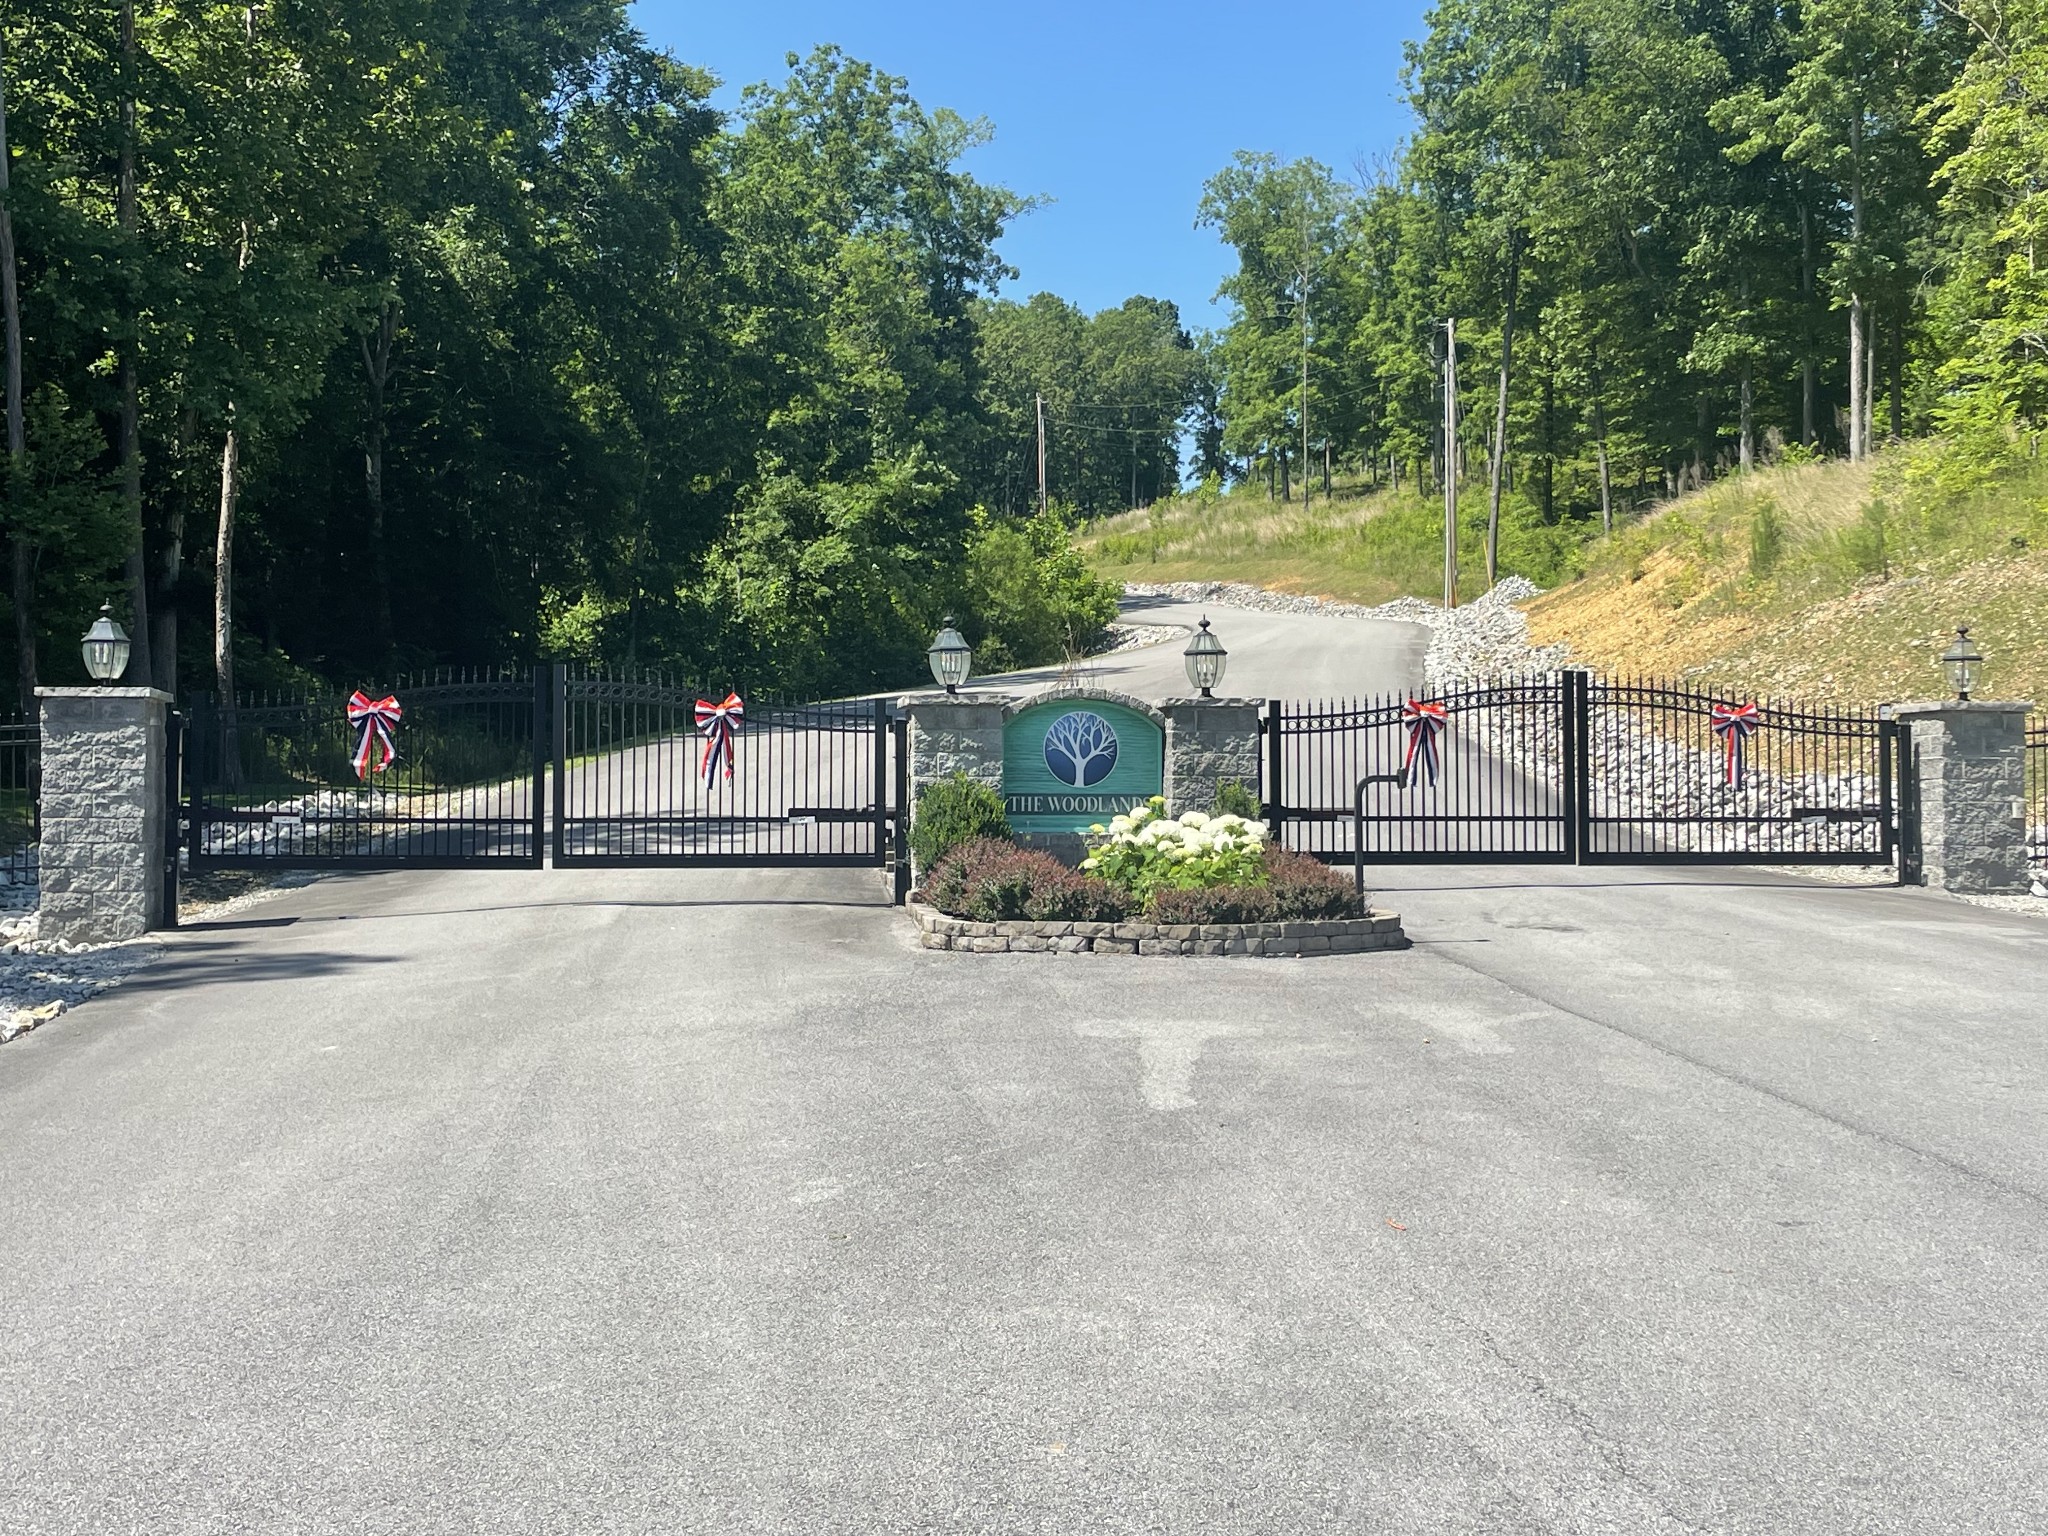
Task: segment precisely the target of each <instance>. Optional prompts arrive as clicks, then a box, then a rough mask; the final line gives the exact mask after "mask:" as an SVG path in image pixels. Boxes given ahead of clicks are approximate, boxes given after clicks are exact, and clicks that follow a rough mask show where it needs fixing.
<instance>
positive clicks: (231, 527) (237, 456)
mask: <svg viewBox="0 0 2048 1536" xmlns="http://www.w3.org/2000/svg"><path fill="white" fill-rule="evenodd" d="M241 493H242V431H241V428H240V427H238V426H237V425H236V424H235V407H234V403H233V402H232V401H230V402H229V403H228V431H227V438H226V440H225V441H224V442H223V443H222V444H221V450H220V528H219V532H218V534H217V535H216V536H215V539H214V546H213V686H214V689H215V691H216V692H217V694H218V695H219V698H220V703H221V707H222V708H224V709H228V708H232V707H233V705H234V698H235V645H234V642H235V502H236V501H237V499H239V497H240V496H241Z"/></svg>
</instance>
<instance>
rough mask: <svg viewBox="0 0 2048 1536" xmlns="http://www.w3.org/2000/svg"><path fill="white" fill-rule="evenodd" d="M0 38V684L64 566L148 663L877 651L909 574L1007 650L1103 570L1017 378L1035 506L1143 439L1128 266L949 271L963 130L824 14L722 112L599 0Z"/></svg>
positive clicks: (811, 677)
mask: <svg viewBox="0 0 2048 1536" xmlns="http://www.w3.org/2000/svg"><path fill="white" fill-rule="evenodd" d="M0 47H4V53H0V86H4V92H5V94H4V98H0V129H4V133H5V138H6V142H7V149H8V153H7V155H6V156H5V157H4V159H0V165H4V167H5V170H6V172H7V176H8V184H7V185H6V186H5V187H4V188H0V208H4V210H5V217H4V218H0V247H4V248H0V269H4V272H5V276H6V278H7V280H8V281H7V294H6V296H7V312H8V316H9V326H10V331H9V335H10V341H11V342H12V343H13V344H12V345H10V347H9V357H10V359H11V360H18V363H19V367H20V370H21V372H20V378H19V380H18V382H17V381H16V380H15V379H13V378H12V377H10V379H9V383H8V386H7V398H8V405H9V420H10V429H11V434H12V435H11V438H10V453H9V457H8V464H7V469H8V476H7V481H6V506H5V514H6V517H5V532H6V537H7V542H8V548H9V554H10V560H11V567H10V577H11V579H10V581H9V582H8V583H7V584H6V586H7V601H8V606H9V607H10V609H11V616H12V621H13V626H12V638H13V639H14V641H15V650H16V655H17V657H18V668H17V677H18V683H19V687H20V690H21V692H22V695H23V697H24V698H27V697H28V696H29V692H30V690H31V689H32V688H33V686H34V683H35V681H36V679H37V677H38V675H39V674H40V675H42V676H43V677H44V678H45V680H56V681H69V680H75V679H76V678H77V677H78V660H77V636H78V634H79V633H80V631H81V630H82V629H83V628H84V626H85V624H86V622H87V621H88V620H89V619H90V618H91V616H92V614H93V612H94V611H95V610H96V609H97V608H98V606H99V604H100V602H101V601H102V600H103V599H107V598H111V599H112V600H113V602H114V607H115V611H116V614H117V616H118V617H119V618H120V619H121V620H122V621H123V622H124V623H125V624H127V626H128V628H129V630H130V632H131V633H132V635H133V637H134V641H135V657H134V660H133V662H132V664H131V670H130V673H129V680H130V681H136V680H153V681H154V682H155V683H157V684H158V685H159V686H162V687H166V688H174V689H175V688H177V687H178V686H179V685H181V684H182V685H183V686H184V687H185V688H187V689H192V688H198V689H206V690H212V689H216V688H228V687H233V686H236V685H240V686H242V687H244V688H246V687H250V686H271V687H276V686H290V685H293V684H297V683H303V682H311V681H312V680H314V679H315V678H316V677H325V678H326V679H327V680H329V681H345V680H347V679H350V678H352V677H362V678H365V679H368V678H373V677H376V676H389V675H391V673H392V672H394V671H397V670H400V669H406V668H417V667H420V666H425V665H431V664H436V663H447V662H457V663H465V664H492V663H502V664H517V663H520V662H524V661H527V660H531V659H534V658H537V657H542V656H548V657H574V658H580V659H587V660H603V661H610V662H638V663H642V664H659V665H663V666H668V667H672V668H675V669H677V670H679V671H682V672H684V673H686V674H688V675H693V676H696V677H699V678H716V679H719V680H720V681H724V680H728V679H731V680H740V679H750V680H765V681H768V682H770V683H772V685H773V686H776V687H778V688H786V689H792V690H828V689H838V688H850V687H859V686H868V685H871V684H877V683H902V682H906V681H912V680H914V679H915V677H916V676H917V675H918V673H919V672H920V671H921V670H922V652H923V649H924V647H925V645H926V644H927V643H928V642H929V638H930V635H931V633H932V631H933V630H934V628H935V627H936V625H937V623H938V621H939V619H940V617H941V616H942V615H943V614H944V613H945V612H946V611H947V610H948V609H949V608H951V607H953V606H954V605H955V604H956V603H957V604H958V605H960V608H961V612H962V614H963V616H964V617H965V619H966V622H967V624H968V630H969V636H970V638H971V639H974V640H975V641H977V643H986V645H987V647H988V649H989V653H990V654H991V655H992V656H1004V657H1008V658H1011V659H1015V660H1022V661H1039V660H1045V659H1048V657H1049V656H1052V657H1056V656H1057V655H1058V654H1059V653H1060V651H1061V649H1063V648H1065V647H1067V646H1070V645H1072V644H1074V643H1076V642H1077V641H1085V640H1086V639H1088V638H1089V637H1090V635H1089V632H1090V631H1092V630H1095V629H1099V627H1100V626H1101V624H1102V623H1103V622H1105V621H1106V620H1107V618H1108V617H1110V616H1111V615H1113V612H1114V596H1113V593H1111V592H1110V591H1109V590H1108V589H1106V588H1104V587H1103V586H1102V585H1101V584H1100V583H1097V582H1094V581H1092V580H1091V579H1090V578H1089V577H1088V576H1087V574H1086V572H1085V570H1084V569H1083V568H1082V567H1081V566H1080V565H1079V563H1078V561H1077V560H1075V559H1074V558H1073V556H1072V552H1071V549H1070V548H1069V546H1068V544H1067V541H1066V537H1065V528H1064V526H1063V522H1062V520H1063V517H1064V516H1066V515H1070V514H1063V513H1062V511H1061V510H1060V509H1059V508H1054V509H1053V510H1052V511H1050V512H1048V513H1046V514H1045V515H1044V516H1036V515H1034V513H1033V500H1034V494H1033V493H1034V491H1035V463H1034V454H1035V446H1034V442H1033V435H1034V433H1035V430H1036V422H1035V419H1034V417H1035V414H1036V402H1035V399H1034V396H1035V395H1036V394H1038V393H1039V392H1041V391H1043V392H1045V393H1046V394H1047V395H1048V397H1049V398H1048V407H1049V409H1050V410H1051V411H1052V412H1053V413H1054V414H1055V415H1057V416H1058V417H1059V418H1060V421H1061V428H1060V430H1061V433H1062V438H1061V441H1062V444H1063V447H1062V452H1063V453H1066V454H1067V455H1068V456H1067V457H1064V458H1062V459H1060V460H1059V462H1058V463H1057V464H1056V465H1055V466H1054V467H1053V470H1054V474H1055V476H1056V483H1057V485H1058V489H1057V491H1056V493H1055V494H1056V495H1057V496H1058V497H1059V498H1060V499H1061V501H1062V502H1063V503H1065V504H1067V505H1068V506H1074V507H1087V508H1105V509H1107V508H1111V507H1115V508H1121V507H1122V506H1123V505H1125V504H1126V503H1125V499H1124V498H1126V497H1128V496H1130V495H1132V494H1134V491H1133V487H1135V488H1136V490H1135V494H1139V495H1143V496H1146V497H1150V496H1155V495H1157V494H1159V492H1160V491H1161V490H1162V489H1163V488H1168V487H1170V486H1171V485H1172V484H1173V483H1174V480H1175V478H1176V472H1177V465H1176V462H1175V444H1174V439H1175V433H1176V430H1177V427H1176V423H1177V419H1178V417H1179V416H1180V414H1181V411H1180V406H1179V404H1178V403H1177V402H1178V400H1179V398H1180V395H1181V394H1184V393H1185V392H1186V391H1187V389H1188V388H1189V384H1188V377H1189V367H1190V360H1191V359H1192V357H1193V355H1194V354H1193V351H1192V348H1191V344H1190V342H1189V340H1188V338H1187V337H1186V336H1185V335H1184V334H1183V333H1182V331H1181V328H1180V325H1179V322H1178V318H1177V316H1176V315H1175V313H1174V311H1173V308H1172V306H1171V305H1168V304H1163V303H1159V302H1156V301H1152V300H1147V299H1133V300H1132V301H1131V302H1130V303H1129V304H1127V305H1125V306H1124V307H1122V308H1120V309H1116V310H1112V311H1109V312H1107V313H1106V314H1104V315H1101V316H1097V317H1094V318H1089V317H1086V316H1083V315H1081V314H1079V313H1078V312H1076V311H1074V310H1073V309H1071V308H1070V307H1068V306H1066V305H1064V304H1061V303H1060V302H1059V301H1057V300H1054V299H1051V298H1050V297H1041V298H1039V299H1036V300H1033V301H1032V303H1031V304H1030V305H1025V306H1020V305H1016V304H1012V303H1004V302H998V301H996V300H995V299H994V293H995V291H996V288H997V285H998V283H999V282H1000V281H1001V280H1002V279H1003V278H1004V277H1006V276H1008V275H1009V274H1008V272H1007V270H1006V269H1005V268H1004V266H1003V264H1002V262H1001V260H1000V258H999V257H998V255H997V252H996V244H997V241H998V239H999V237H1000V236H1001V234H1002V232H1003V229H1004V227H1005V225H1006V223H1007V222H1008V221H1009V220H1010V219H1011V218H1013V217H1014V216H1016V215H1017V214H1018V213H1019V212H1020V211H1021V210H1022V209H1023V207H1024V206H1025V205H1024V203H1023V201H1022V200H1021V199H1020V198H1018V197H1016V196H1014V195H1013V194H1011V193H1010V192H1008V191H1006V190H1004V189H1002V188H999V187H994V186H990V185H987V184H984V183H982V182H979V181H977V180H976V179H975V178H973V177H972V176H970V175H968V174H966V173H965V172H964V171H962V170H961V169H960V168H959V161H960V157H961V156H962V154H963V153H964V152H965V151H967V150H968V149H970V148H971V147H972V146H973V145H974V144H976V143H977V142H978V141H979V140H980V139H981V137H982V136H983V135H984V134H985V132H986V128H985V125H982V124H979V123H973V122H968V121H964V120H962V119H960V118H958V117H956V116H954V115H953V114H951V113H948V112H943V111H927V110H925V109H924V108H922V107H920V106H919V105H918V104H917V103H916V102H915V101H914V100H912V99H911V97H910V96H909V95H908V94H907V92H906V90H905V86H904V82H903V81H901V80H898V79H895V78H892V77H890V76H888V75H886V74H884V73H881V72H880V71H878V70H876V69H874V68H872V67H870V66H868V65H865V64H862V63H859V62H857V61H854V60H851V59H848V58H846V57H845V56H843V55H841V54H840V53H838V52H837V51H836V50H833V49H829V48H825V49H820V50H818V51H817V52H815V53H813V54H812V55H811V56H810V57H808V58H807V59H802V60H799V59H797V58H795V57H794V56H792V58H791V61H790V65H791V68H790V73H789V75H788V77H787V79H786V80H784V81H782V82H780V83H775V84H770V85H764V86H759V87H755V88H753V89H751V90H749V91H748V92H747V93H746V95H745V98H744V102H743V105H742V106H741V108H740V110H739V111H738V112H736V113H734V114H730V115H727V114H722V113H720V112H719V111H716V110H714V109H713V108H712V106H711V105H710V93H711V91H712V89H713V87H714V83H715V82H714V81H713V80H712V79H711V78H710V77H708V76H707V75H705V74H704V73H702V72H701V71H699V70H696V69H693V68H691V67H689V66H688V65H687V64H685V63H682V62H679V61H677V60H676V59H674V58H673V57H670V56H669V55H667V54H665V53H662V52H660V51H658V50H655V49H653V48H651V47H650V46H649V45H648V44H647V43H646V42H645V41H644V40H643V39H642V38H641V37H640V36H639V35H638V34H637V33H636V32H635V31H634V30H633V29H632V28H631V27H630V26H629V25H628V24H627V22H626V20H625V7H624V5H623V3H621V0H469V3H467V4H464V5H447V4H441V3H436V0H361V3H354V0H352V3H350V4H349V5H347V6H343V7H333V6H314V5H307V4H302V3H297V0H273V3H268V4H261V5H254V6H248V5H242V4H211V3H182V0H181V3H161V4H148V3H139V0H24V3H22V4H17V5H12V6H10V7H9V9H8V11H7V13H6V16H5V19H4V22H0ZM1083 375H1085V376H1087V377H1088V378H1089V379H1090V380H1091V383H1090V385H1089V386H1088V387H1086V388H1081V387H1078V386H1077V383H1076V380H1077V379H1078V378H1080V377H1082V376H1083ZM1056 386H1057V387H1056ZM1177 392H1178V393H1177ZM1126 398H1127V399H1129V400H1132V401H1135V402H1137V404H1136V405H1135V406H1134V407H1133V408H1130V409H1125V408H1123V407H1122V406H1120V405H1115V404H1112V403H1111V402H1112V401H1113V400H1119V399H1126ZM1084 434H1085V441H1086V444H1087V446H1086V448H1085V449H1083V447H1082V446H1081V445H1082V443H1083V441H1084ZM982 506H986V507H988V508H990V509H993V512H994V513H997V514H1000V513H1014V514H1015V515H1014V516H1011V517H1004V516H1000V515H982V514H980V513H979V512H978V510H977V509H978V508H980V507H982Z"/></svg>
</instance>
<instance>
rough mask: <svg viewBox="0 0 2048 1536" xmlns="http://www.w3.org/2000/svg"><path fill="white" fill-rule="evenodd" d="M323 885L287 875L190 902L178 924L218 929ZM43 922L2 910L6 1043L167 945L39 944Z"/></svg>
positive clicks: (115, 982)
mask: <svg viewBox="0 0 2048 1536" xmlns="http://www.w3.org/2000/svg"><path fill="white" fill-rule="evenodd" d="M320 878H322V875H321V873H320V872H319V871H317V870H281V871H279V872H278V873H277V874H276V875H275V876H273V877H271V879H270V881H269V883H268V884H267V885H265V886H264V887H263V888H261V889H259V890H253V891H244V892H243V893H242V894H240V895H239V896H233V897H230V898H229V899H228V900H226V901H220V902H212V903H187V904H186V905H184V906H183V907H181V908H180V909H179V913H178V916H179V920H180V922H182V923H205V922H216V921H218V920H219V919H221V918H223V917H227V916H230V915H232V914H233V913H236V912H240V911H243V910H244V909H245V908H248V907H253V906H255V905H256V904H257V903H259V902H264V901H268V900H270V898H271V897H273V896H275V895H277V894H278V893H279V892H281V891H288V890H296V889H297V888H299V887H300V886H305V885H310V884H312V883H313V881H315V880H318V879H320ZM4 894H5V897H6V898H7V899H8V900H9V901H10V902H16V903H19V902H22V901H23V900H24V899H25V900H26V901H29V902H33V901H34V900H35V899H36V897H37V894H38V893H37V890H36V888H35V887H34V886H32V885H17V886H12V887H9V888H8V889H7V890H6V892H5V893H4ZM40 916H41V914H40V913H38V912H37V911H35V910H34V908H33V907H26V906H11V907H8V908H5V909H0V1044H5V1043H6V1042H7V1041H9V1040H13V1039H15V1038H16V1037H18V1036H20V1035H25V1034H27V1033H28V1032H29V1031H30V1030H32V1029H35V1028H38V1027H39V1026H41V1025H44V1024H47V1023H49V1022H50V1020H52V1019H54V1018H56V1017H57V1016H58V1015H60V1014H62V1013H65V1012H67V1011H68V1010H70V1009H72V1008H75V1007H77V1006H78V1005H79V1004H80V1003H82V1002H84V1001H85V1000H86V999H87V998H89V997H95V996H97V995H98V994H100V993H102V992H104V991H106V990H107V989H108V988H109V987H115V986H119V985H120V984H121V983H122V982H123V981H125V980H127V978H128V977H129V976H130V975H132V974H133V973H134V972H136V971H138V970H140V969H141V968H142V967H143V966H145V965H148V964H149V963H150V962H151V961H152V960H155V959H157V958H158V957H159V956H160V955H161V954H162V953H163V948H164V946H163V941H162V940H161V939H160V938H158V937H157V936H155V935H154V934H151V935H147V936H145V937H143V938H140V939H128V940H125V941H124V942H122V943H119V944H70V943H66V942H65V941H64V940H62V939H43V938H38V937H37V929H38V927H39V926H40Z"/></svg>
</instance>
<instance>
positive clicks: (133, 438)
mask: <svg viewBox="0 0 2048 1536" xmlns="http://www.w3.org/2000/svg"><path fill="white" fill-rule="evenodd" d="M135 92H136V85H135V0H121V156H120V185H119V188H118V191H117V194H116V203H117V209H116V212H117V216H118V218H119V220H120V224H121V247H122V265H123V267H124V268H125V269H126V270H125V273H124V275H125V276H126V277H127V278H128V280H129V281H128V289H127V292H126V293H124V294H123V296H122V299H123V303H124V305H125V306H126V309H127V315H126V321H127V323H126V325H125V326H124V327H123V330H122V335H121V348H120V355H121V500H122V503H123V505H124V506H125V508H126V510H127V520H128V539H129V546H128V563H127V577H128V594H129V602H130V603H132V604H133V605H134V609H135V618H134V623H133V624H131V625H130V626H129V630H130V635H129V645H130V652H129V664H130V666H131V667H132V668H133V669H134V675H135V676H137V677H140V678H144V679H153V678H154V677H155V675H156V669H155V667H154V666H152V665H151V657H150V648H149V572H148V568H147V567H146V566H145V565H144V563H143V543H142V396H141V388H142V386H141V383H140V380H139V377H138V374H139V371H140V364H139V361H138V359H137V357H136V353H137V351H138V350H139V348H140V345H141V341H140V337H139V336H138V335H137V332H138V331H139V330H140V329H141V319H140V316H139V315H138V313H137V306H136V296H135V290H134V282H135V261H136V251H135V244H136V239H137V234H136V218H135Z"/></svg>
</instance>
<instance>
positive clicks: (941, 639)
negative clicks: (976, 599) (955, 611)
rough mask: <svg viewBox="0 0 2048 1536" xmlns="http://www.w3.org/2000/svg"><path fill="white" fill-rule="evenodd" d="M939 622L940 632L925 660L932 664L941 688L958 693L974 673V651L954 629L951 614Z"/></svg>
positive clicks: (933, 674) (934, 675)
mask: <svg viewBox="0 0 2048 1536" xmlns="http://www.w3.org/2000/svg"><path fill="white" fill-rule="evenodd" d="M939 622H940V627H939V632H938V634H937V635H936V636H935V637H934V638H933V640H932V643H931V648H930V649H929V650H927V651H926V652H925V659H926V660H928V661H929V662H930V663H931V666H932V676H933V677H934V678H935V679H937V681H938V683H939V686H940V687H942V688H944V689H945V690H946V692H948V693H958V692H959V691H960V685H961V684H962V683H964V682H966V681H967V679H968V677H969V676H970V675H971V674H972V673H973V671H974V649H973V647H971V646H970V645H968V643H967V641H966V639H965V637H964V636H962V635H961V633H960V631H959V630H957V629H955V628H954V627H953V616H952V615H951V614H948V615H946V617H945V618H944V619H942V620H940V621H939Z"/></svg>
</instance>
